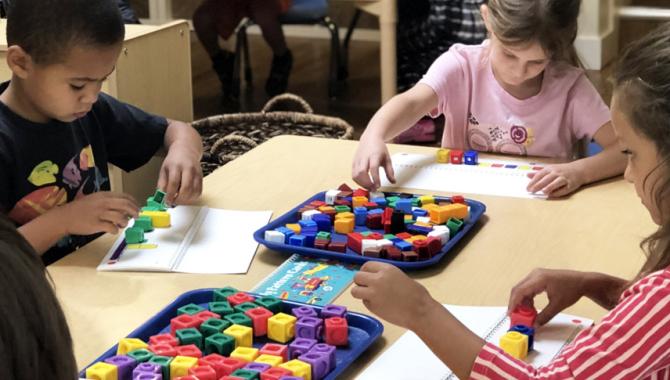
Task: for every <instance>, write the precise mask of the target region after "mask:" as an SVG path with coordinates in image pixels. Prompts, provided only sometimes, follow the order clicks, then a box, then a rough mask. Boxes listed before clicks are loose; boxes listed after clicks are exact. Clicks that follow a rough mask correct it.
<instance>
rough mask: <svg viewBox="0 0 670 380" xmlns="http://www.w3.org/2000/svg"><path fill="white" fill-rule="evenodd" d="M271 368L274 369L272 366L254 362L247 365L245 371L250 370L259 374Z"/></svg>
mask: <svg viewBox="0 0 670 380" xmlns="http://www.w3.org/2000/svg"><path fill="white" fill-rule="evenodd" d="M256 359H258V358H256ZM270 368H272V366H271V365H270V364H267V363H260V362H255V361H254V362H251V363H247V365H245V366H244V368H243V369H248V370H251V371H256V372H258V373H263V372H265V371H267V370H268V369H270Z"/></svg>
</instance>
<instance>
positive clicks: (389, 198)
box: [386, 196, 400, 203]
mask: <svg viewBox="0 0 670 380" xmlns="http://www.w3.org/2000/svg"><path fill="white" fill-rule="evenodd" d="M398 199H400V197H396V196H393V197H388V198H386V202H387V203H391V202H393V203H395V202H397V201H398Z"/></svg>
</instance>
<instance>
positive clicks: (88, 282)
mask: <svg viewBox="0 0 670 380" xmlns="http://www.w3.org/2000/svg"><path fill="white" fill-rule="evenodd" d="M356 144H357V142H354V141H339V140H326V139H317V138H307V137H289V136H281V137H277V138H274V139H272V140H270V141H268V142H266V143H264V144H262V145H261V146H259V147H258V148H256V149H254V150H252V151H251V152H249V153H248V154H246V155H244V156H242V157H240V158H238V159H237V160H235V161H233V162H231V163H229V164H227V165H226V166H224V167H222V168H220V169H219V170H217V171H216V172H214V173H213V174H212V175H210V176H208V177H207V178H206V179H205V192H204V194H203V197H202V204H206V205H208V206H212V207H219V208H229V209H242V210H266V209H271V210H273V211H274V215H273V217H277V216H279V215H281V214H283V213H284V212H286V211H288V210H289V209H291V208H292V207H294V206H295V205H296V204H298V203H299V202H301V201H303V200H305V199H307V198H308V197H310V196H311V195H313V194H315V193H317V192H319V191H323V190H326V189H330V188H335V187H337V186H338V185H340V184H341V183H343V182H348V183H349V184H352V181H351V180H350V170H351V158H352V156H353V153H354V150H355V148H356ZM390 150H391V152H414V153H428V154H433V153H434V152H435V150H434V149H431V148H423V147H413V146H401V145H391V146H390ZM472 198H474V199H477V200H480V201H482V202H484V203H485V204H486V205H487V207H488V209H487V211H486V214H485V216H484V217H483V220H482V221H481V223H480V224H479V227H478V228H475V229H474V230H473V232H474V234H473V235H471V237H469V238H466V239H464V240H465V241H464V242H462V244H460V245H459V246H457V249H456V250H455V251H454V252H453V256H451V257H450V258H447V259H445V260H443V262H441V263H440V264H439V265H437V266H435V267H433V268H430V269H426V270H421V271H416V272H411V275H412V276H413V277H414V278H415V279H417V280H419V281H420V282H421V283H422V284H424V285H425V286H427V287H428V289H429V290H430V291H431V293H432V294H433V295H434V296H435V297H436V298H437V299H438V300H439V301H441V302H443V303H454V304H463V305H505V304H506V301H507V297H508V294H509V290H510V288H511V287H512V286H513V285H514V284H515V283H516V282H517V281H518V280H520V279H521V278H522V277H523V276H524V275H526V274H527V273H528V272H529V271H530V270H531V269H532V268H534V267H540V266H542V267H552V268H574V269H581V270H598V271H603V272H608V273H612V274H615V275H619V276H623V277H631V276H633V275H634V274H635V273H636V271H637V269H638V268H639V267H640V265H641V264H642V261H643V255H642V253H641V252H640V250H639V248H638V242H639V241H640V239H641V238H642V237H644V236H646V235H647V234H648V233H650V232H652V231H653V229H654V226H653V225H652V224H651V222H650V220H649V219H650V218H649V217H648V216H647V212H646V211H645V210H644V208H643V206H642V205H641V204H640V203H639V200H638V199H637V197H636V196H635V193H634V190H633V188H632V186H631V185H630V184H628V183H626V182H624V181H622V180H613V181H608V182H604V183H601V184H598V185H595V186H592V187H590V188H587V189H583V190H582V191H580V192H578V193H577V194H575V195H574V196H573V197H571V198H570V199H568V200H562V201H540V200H531V199H516V198H502V197H492V196H472ZM113 240H114V237H113V236H103V237H102V238H100V239H98V240H96V241H94V242H93V243H91V244H89V245H88V246H86V247H84V248H83V249H81V250H79V251H78V252H76V253H73V254H71V255H70V256H68V257H66V258H64V259H63V260H61V261H59V262H57V263H56V264H54V265H52V266H51V267H50V268H49V272H50V273H51V276H52V277H53V280H54V283H55V287H56V292H57V294H58V296H59V298H60V300H61V303H62V305H63V308H64V309H65V313H66V315H67V319H68V322H69V324H70V328H71V331H72V335H73V339H74V342H75V353H76V358H77V362H78V363H79V365H80V366H81V367H83V366H84V365H87V364H88V363H89V362H91V361H92V360H94V359H95V358H96V357H98V356H99V355H100V354H101V353H102V352H104V351H105V350H106V349H108V348H109V347H111V346H112V345H114V344H115V343H116V342H117V341H118V339H120V338H121V337H123V336H125V335H126V334H128V333H129V332H130V331H132V330H133V329H135V328H136V327H138V326H139V325H140V324H142V323H143V322H144V321H146V320H147V319H148V318H150V317H151V316H153V315H154V314H155V313H156V312H158V311H159V310H160V309H162V308H163V307H164V306H165V305H167V304H168V303H170V302H171V301H173V300H174V299H175V298H176V297H177V296H178V295H180V294H182V293H184V292H186V291H188V290H192V289H197V288H206V287H222V286H225V285H231V286H234V287H237V288H239V289H242V290H250V289H251V288H252V287H253V286H254V285H255V284H256V283H258V282H259V281H261V280H262V279H263V278H265V277H266V276H267V275H268V274H269V273H270V272H271V271H272V270H273V269H275V267H276V266H278V265H279V264H281V263H282V262H283V261H284V260H285V259H286V258H287V256H285V255H283V254H280V253H277V252H273V251H270V250H267V249H265V248H264V247H261V248H260V249H259V250H258V252H257V254H256V257H255V259H254V261H253V263H252V265H251V268H250V270H249V272H248V273H247V274H246V275H190V274H169V273H105V272H97V271H96V270H95V268H96V266H97V265H98V264H99V263H100V261H101V260H102V258H103V256H104V254H105V253H106V252H107V250H108V249H109V247H110V245H111V243H112V241H113ZM222 249H225V247H222ZM336 303H338V304H342V305H345V306H347V307H348V308H350V309H351V310H354V311H359V312H364V311H365V309H364V307H363V305H362V304H361V303H359V302H358V301H356V300H354V299H353V298H352V297H351V295H350V293H349V291H345V292H344V293H343V294H342V295H341V296H340V297H339V298H338V299H337V300H336ZM568 311H569V312H572V313H575V314H578V315H582V316H585V317H589V318H594V319H597V318H599V317H601V316H602V315H603V313H604V312H603V310H601V309H599V308H598V307H597V306H595V305H594V304H592V303H590V302H588V301H581V302H579V303H578V304H576V305H575V306H573V307H572V308H570V309H569V310H568ZM403 332H404V331H403V330H402V329H400V328H397V327H395V326H392V325H390V324H385V331H384V335H383V337H382V339H380V340H379V341H378V342H377V343H376V344H375V345H373V346H372V347H371V349H370V350H368V351H367V352H366V353H365V354H364V355H363V356H362V357H361V358H360V359H359V360H358V361H356V363H355V364H354V365H353V366H352V367H351V369H350V370H349V371H348V372H346V373H345V374H344V376H343V378H351V377H353V376H354V374H355V373H358V371H360V370H361V369H362V368H364V367H365V366H366V365H367V363H369V362H370V361H372V360H374V358H375V357H376V356H377V355H379V354H380V353H381V352H382V351H383V350H384V349H385V348H386V347H388V345H390V344H391V343H393V342H394V341H395V340H396V339H397V338H398V337H399V336H400V335H401V334H402V333H403Z"/></svg>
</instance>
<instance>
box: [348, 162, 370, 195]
mask: <svg viewBox="0 0 670 380" xmlns="http://www.w3.org/2000/svg"><path fill="white" fill-rule="evenodd" d="M352 174H353V180H354V181H355V182H356V183H357V184H359V185H360V186H362V187H363V188H366V189H369V188H371V187H372V185H373V184H372V181H371V180H370V174H369V171H368V166H367V161H366V165H362V164H360V163H359V162H354V166H353V169H352Z"/></svg>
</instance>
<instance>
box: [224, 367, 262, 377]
mask: <svg viewBox="0 0 670 380" xmlns="http://www.w3.org/2000/svg"><path fill="white" fill-rule="evenodd" d="M230 376H233V377H239V378H241V379H245V380H258V379H259V372H258V371H253V370H250V369H242V368H240V369H236V370H235V372H233V373H231V374H230Z"/></svg>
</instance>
